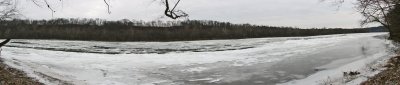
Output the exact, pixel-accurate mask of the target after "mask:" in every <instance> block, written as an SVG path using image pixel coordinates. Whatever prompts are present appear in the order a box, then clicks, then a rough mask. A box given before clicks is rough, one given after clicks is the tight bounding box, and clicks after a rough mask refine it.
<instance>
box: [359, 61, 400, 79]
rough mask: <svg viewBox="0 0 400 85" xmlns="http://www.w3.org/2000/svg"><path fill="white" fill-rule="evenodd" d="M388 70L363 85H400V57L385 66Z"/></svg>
mask: <svg viewBox="0 0 400 85" xmlns="http://www.w3.org/2000/svg"><path fill="white" fill-rule="evenodd" d="M385 67H387V69H386V70H384V71H382V72H381V73H379V74H377V75H375V76H374V77H371V78H369V79H368V80H367V81H365V82H363V83H361V85H400V56H396V57H393V58H391V59H390V60H389V62H388V64H387V65H386V66H385Z"/></svg>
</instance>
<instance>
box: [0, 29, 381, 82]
mask: <svg viewBox="0 0 400 85" xmlns="http://www.w3.org/2000/svg"><path fill="white" fill-rule="evenodd" d="M383 34H385V33H361V34H338V35H324V36H313V37H286V38H253V39H238V40H206V41H182V42H97V41H96V42H91V41H64V40H17V41H14V42H17V43H13V44H11V45H9V46H10V47H5V48H3V52H2V55H1V57H2V58H4V59H5V60H6V64H8V65H10V66H13V67H15V68H19V69H22V70H23V71H25V72H27V73H28V74H29V75H30V76H32V77H35V78H38V79H39V80H40V81H41V82H44V83H46V84H50V85H52V84H57V82H55V81H56V80H49V79H48V76H49V77H51V78H55V79H59V80H61V81H62V82H68V83H73V84H78V85H86V84H88V85H137V84H150V85H151V84H182V82H179V81H186V79H187V81H188V82H190V81H207V82H209V83H213V82H228V81H236V80H243V79H247V78H249V77H251V75H256V74H258V73H256V72H255V73H249V74H241V73H235V72H233V71H232V72H226V71H224V70H222V71H223V72H220V70H221V69H224V68H228V67H232V68H236V67H246V66H248V67H250V66H255V65H256V64H260V63H274V62H279V61H282V60H285V59H287V58H290V57H295V56H296V55H303V54H310V53H313V52H318V51H319V50H321V49H325V48H329V47H331V46H335V45H337V44H338V43H339V42H343V41H349V40H355V39H360V38H363V37H372V36H376V35H383ZM21 42H23V43H22V44H21ZM26 42H29V43H30V44H26ZM32 43H34V44H32ZM18 46H19V47H18ZM21 46H24V47H23V48H21ZM93 46H103V47H106V48H107V49H112V50H118V51H121V49H122V50H124V51H126V50H129V49H130V48H147V49H172V50H177V49H183V48H188V49H201V50H207V51H182V52H166V53H157V52H156V53H152V52H150V53H146V52H144V53H139V54H137V53H136V54H135V53H133V54H129V53H116V54H107V53H106V54H104V53H90V52H89V53H84V52H73V51H72V52H71V51H63V50H52V49H83V50H89V51H99V49H92V48H90V47H93ZM207 46H217V47H215V48H211V47H210V48H208V47H207ZM35 47H40V48H51V49H35ZM242 47H251V48H245V49H239V48H242ZM107 49H105V48H101V49H100V50H101V51H104V50H106V51H110V50H107ZM226 49H232V50H226ZM218 50H221V51H218ZM127 52H128V51H127ZM129 52H132V50H129ZM382 55H385V53H381V54H375V55H374V56H376V57H369V58H367V59H361V60H356V61H355V62H353V63H350V64H346V65H345V66H342V67H339V68H337V69H333V70H326V71H321V72H318V73H316V74H314V75H311V76H309V77H307V78H306V79H303V80H298V81H293V82H289V83H288V84H302V83H307V84H315V82H314V83H313V81H315V80H318V79H320V78H322V77H324V76H331V75H323V74H324V73H329V74H332V75H333V74H334V75H333V76H332V77H334V76H335V75H336V74H337V75H341V73H342V71H344V70H348V69H354V68H361V67H363V65H362V64H364V63H365V62H372V61H374V60H377V59H380V58H382ZM265 66H266V67H267V65H265ZM211 70H212V71H211ZM213 72H214V73H215V72H219V73H218V74H214V73H213ZM199 73H202V74H204V75H199V76H192V75H195V74H199ZM239 74H240V75H239ZM43 75H45V76H47V77H43ZM337 75H336V76H337ZM298 76H302V75H298ZM177 81H178V82H177Z"/></svg>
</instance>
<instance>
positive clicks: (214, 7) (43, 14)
mask: <svg viewBox="0 0 400 85" xmlns="http://www.w3.org/2000/svg"><path fill="white" fill-rule="evenodd" d="M48 1H49V3H50V5H51V6H52V7H53V8H54V10H55V11H56V12H55V13H53V15H52V13H51V11H50V10H49V9H47V8H46V6H36V5H35V4H34V3H32V2H31V1H30V0H21V2H19V3H20V4H18V7H19V9H20V10H21V13H22V14H23V18H27V19H53V18H101V19H107V20H120V19H135V20H144V21H151V20H172V19H169V18H166V17H164V15H163V12H164V9H165V8H164V5H163V4H162V3H161V1H160V0H108V1H109V4H110V5H111V7H110V11H111V12H112V13H111V14H108V13H107V6H106V4H105V3H104V2H103V0H62V1H60V0H48ZM173 2H174V0H171V3H173ZM40 3H42V4H43V3H44V2H39V4H40ZM178 9H181V10H184V11H185V12H186V13H188V14H189V19H191V20H216V21H224V22H232V23H250V24H257V25H270V26H293V27H300V28H313V27H318V28H322V27H329V28H334V27H340V28H352V27H360V24H359V21H360V20H361V19H362V16H361V15H360V14H359V13H357V11H356V10H355V8H354V0H348V1H347V2H345V3H344V4H342V5H341V6H340V7H338V6H337V5H333V4H332V3H330V2H329V1H328V2H321V0H182V1H181V3H180V4H179V6H178Z"/></svg>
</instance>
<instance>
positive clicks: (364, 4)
mask: <svg viewBox="0 0 400 85" xmlns="http://www.w3.org/2000/svg"><path fill="white" fill-rule="evenodd" d="M322 1H328V0H322ZM331 1H332V0H331ZM333 1H335V3H334V4H338V3H339V4H340V3H343V2H344V1H346V0H333ZM399 4H400V0H357V3H356V9H357V10H358V12H360V13H361V14H362V15H363V16H364V19H363V20H362V21H361V25H366V24H369V23H380V24H381V25H383V26H384V27H385V28H387V29H388V30H389V34H390V38H391V39H394V38H399V39H395V40H398V41H400V27H399V26H397V25H398V24H396V23H398V22H399V21H400V19H398V18H396V17H399V16H400V14H399V11H395V10H399V6H400V5H399Z"/></svg>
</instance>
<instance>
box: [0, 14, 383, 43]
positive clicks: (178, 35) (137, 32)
mask: <svg viewBox="0 0 400 85" xmlns="http://www.w3.org/2000/svg"><path fill="white" fill-rule="evenodd" d="M382 29H383V28H379V29H367V28H355V29H341V28H329V29H328V28H322V29H317V28H314V29H299V28H295V27H274V26H260V25H251V24H231V23H229V22H217V21H207V20H187V21H166V22H164V21H151V22H144V21H136V20H128V19H124V20H119V21H107V20H103V19H63V18H61V19H52V20H18V19H15V20H6V21H0V38H13V39H63V40H99V41H177V40H206V39H238V38H259V37H288V36H313V35H326V34H343V33H365V32H372V31H373V32H376V31H385V30H382Z"/></svg>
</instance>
